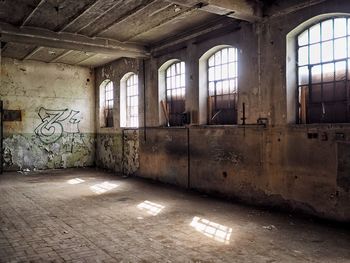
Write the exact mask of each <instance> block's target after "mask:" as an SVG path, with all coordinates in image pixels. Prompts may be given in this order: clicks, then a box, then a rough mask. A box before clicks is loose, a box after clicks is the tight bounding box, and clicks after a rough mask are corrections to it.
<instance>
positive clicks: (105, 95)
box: [100, 79, 114, 127]
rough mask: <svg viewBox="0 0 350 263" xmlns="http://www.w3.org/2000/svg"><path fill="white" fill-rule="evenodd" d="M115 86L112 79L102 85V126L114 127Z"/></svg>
mask: <svg viewBox="0 0 350 263" xmlns="http://www.w3.org/2000/svg"><path fill="white" fill-rule="evenodd" d="M113 92H114V88H113V82H112V81H111V80H108V79H107V80H105V81H103V82H102V83H101V85H100V126H101V127H113V105H114V96H113Z"/></svg>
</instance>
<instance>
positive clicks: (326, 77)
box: [323, 63, 334, 82]
mask: <svg viewBox="0 0 350 263" xmlns="http://www.w3.org/2000/svg"><path fill="white" fill-rule="evenodd" d="M329 81H334V63H327V64H324V65H323V82H329Z"/></svg>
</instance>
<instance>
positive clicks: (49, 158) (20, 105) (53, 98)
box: [0, 58, 95, 170]
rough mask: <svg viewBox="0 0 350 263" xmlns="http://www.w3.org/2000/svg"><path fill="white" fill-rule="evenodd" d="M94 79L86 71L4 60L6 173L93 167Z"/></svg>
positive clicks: (3, 98) (2, 66)
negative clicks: (16, 115) (15, 114)
mask: <svg viewBox="0 0 350 263" xmlns="http://www.w3.org/2000/svg"><path fill="white" fill-rule="evenodd" d="M93 83H94V75H93V72H91V70H90V69H88V68H82V67H74V66H68V65H63V64H47V63H42V62H35V61H19V60H15V59H9V58H2V61H1V89H0V96H1V100H3V101H4V109H7V110H20V111H21V115H22V116H21V117H22V120H21V121H6V122H4V168H5V170H9V169H10V170H24V169H47V168H67V167H82V166H92V165H94V153H95V127H94V122H95V116H94V107H95V101H94V85H93Z"/></svg>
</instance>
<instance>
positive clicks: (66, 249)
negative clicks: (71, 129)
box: [0, 169, 350, 263]
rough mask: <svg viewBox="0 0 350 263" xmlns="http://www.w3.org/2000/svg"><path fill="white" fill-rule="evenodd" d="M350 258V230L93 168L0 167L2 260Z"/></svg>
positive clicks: (291, 260) (172, 260)
mask: <svg viewBox="0 0 350 263" xmlns="http://www.w3.org/2000/svg"><path fill="white" fill-rule="evenodd" d="M17 261H21V262H22V261H34V262H37V261H43V262H48V261H54V262H60V261H74V262H99V261H103V262H331V263H335V262H350V232H349V230H345V229H342V228H339V227H335V226H329V225H324V224H322V225H321V224H317V223H313V222H312V221H310V220H306V219H300V218H299V219H298V218H296V217H294V216H291V215H281V214H278V213H270V212H266V211H265V212H264V211H262V210H257V209H254V208H251V207H245V206H242V205H237V204H232V203H228V202H225V201H220V200H215V199H212V198H209V197H206V196H203V195H199V194H196V193H186V192H185V191H182V190H179V189H176V188H172V187H169V186H164V185H160V184H154V183H151V182H148V181H144V180H141V179H135V178H128V179H124V178H121V177H117V176H112V175H111V174H108V173H104V172H100V171H96V170H93V169H75V170H73V169H72V170H62V171H50V172H45V173H40V174H31V175H23V174H19V173H6V174H4V175H2V176H0V262H17Z"/></svg>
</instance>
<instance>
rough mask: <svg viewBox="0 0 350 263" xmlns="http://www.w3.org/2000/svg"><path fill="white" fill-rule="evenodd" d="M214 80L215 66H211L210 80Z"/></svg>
mask: <svg viewBox="0 0 350 263" xmlns="http://www.w3.org/2000/svg"><path fill="white" fill-rule="evenodd" d="M213 80H214V67H212V68H209V81H213Z"/></svg>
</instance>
